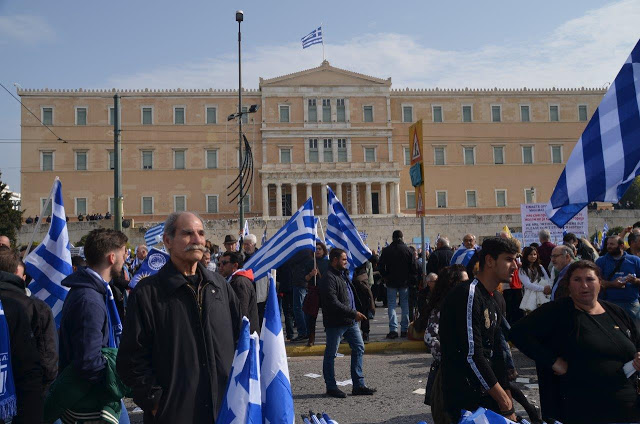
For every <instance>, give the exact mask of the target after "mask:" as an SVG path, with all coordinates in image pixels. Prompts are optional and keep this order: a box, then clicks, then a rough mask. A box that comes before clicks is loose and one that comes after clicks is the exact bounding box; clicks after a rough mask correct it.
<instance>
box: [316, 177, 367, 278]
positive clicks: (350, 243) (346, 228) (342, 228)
mask: <svg viewBox="0 0 640 424" xmlns="http://www.w3.org/2000/svg"><path fill="white" fill-rule="evenodd" d="M327 202H328V206H329V217H328V219H327V235H326V238H327V239H330V240H331V243H332V244H333V245H334V246H335V247H337V248H339V249H342V250H344V251H345V252H347V258H348V259H349V268H351V270H354V269H356V268H357V267H359V266H360V265H362V264H363V263H365V262H366V261H368V260H369V258H371V249H369V248H368V247H367V245H366V244H364V242H363V241H362V237H361V236H360V233H359V232H358V229H357V228H356V226H355V224H354V223H353V221H352V220H351V218H350V217H349V215H348V214H347V211H346V210H345V208H344V206H342V203H340V201H339V200H338V198H337V197H336V195H335V194H334V193H333V190H331V188H330V187H329V186H327Z"/></svg>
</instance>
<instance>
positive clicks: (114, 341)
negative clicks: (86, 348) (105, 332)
mask: <svg viewBox="0 0 640 424" xmlns="http://www.w3.org/2000/svg"><path fill="white" fill-rule="evenodd" d="M87 272H89V274H92V275H93V276H94V277H96V278H98V279H99V281H101V282H102V284H103V285H104V289H105V290H106V292H107V298H106V302H105V306H106V307H107V322H108V324H109V346H108V347H119V346H120V336H121V335H122V322H121V321H120V314H118V307H117V306H116V300H115V298H114V297H113V292H112V291H111V287H109V283H107V282H106V281H105V280H104V278H102V277H101V276H100V274H98V273H97V272H95V271H94V270H92V269H91V268H87Z"/></svg>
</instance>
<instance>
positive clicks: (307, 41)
mask: <svg viewBox="0 0 640 424" xmlns="http://www.w3.org/2000/svg"><path fill="white" fill-rule="evenodd" d="M314 44H322V27H321V26H319V27H318V28H316V29H314V30H313V31H311V32H310V33H309V34H307V35H305V36H304V37H302V48H303V49H306V48H307V47H311V46H313V45H314Z"/></svg>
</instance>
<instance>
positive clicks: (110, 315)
mask: <svg viewBox="0 0 640 424" xmlns="http://www.w3.org/2000/svg"><path fill="white" fill-rule="evenodd" d="M104 285H105V289H106V290H107V320H108V321H109V347H118V346H120V336H121V335H122V322H120V315H119V314H118V308H117V307H116V300H115V299H114V298H113V292H112V291H111V287H109V284H108V283H104Z"/></svg>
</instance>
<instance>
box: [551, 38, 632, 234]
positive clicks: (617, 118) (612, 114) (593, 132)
mask: <svg viewBox="0 0 640 424" xmlns="http://www.w3.org/2000/svg"><path fill="white" fill-rule="evenodd" d="M639 79H640V41H638V43H637V44H636V46H635V47H634V48H633V51H632V52H631V54H630V55H629V58H628V59H627V61H626V62H625V63H624V65H622V69H620V72H619V73H618V76H617V77H616V79H615V80H614V81H613V83H612V84H611V86H610V87H609V89H608V90H607V93H606V94H605V95H604V98H603V99H602V101H601V102H600V105H599V106H598V109H596V111H595V113H594V114H593V116H592V117H591V120H590V121H589V123H588V124H587V127H586V128H585V130H584V132H583V133H582V136H581V137H580V139H579V140H578V143H577V144H576V146H575V147H574V149H573V152H571V156H570V157H569V160H568V161H567V165H566V166H565V168H564V170H563V171H562V174H561V175H560V178H559V179H558V183H557V185H556V187H555V189H554V191H553V194H552V195H551V199H550V201H549V203H548V204H547V209H546V212H547V215H548V216H549V219H550V220H551V221H552V222H553V223H554V224H556V225H557V226H558V227H562V226H564V225H565V224H566V223H567V222H568V221H569V220H570V219H571V218H573V217H574V216H575V215H576V214H577V213H578V212H580V211H581V210H582V209H583V208H584V207H585V206H587V204H589V203H591V202H594V201H597V202H612V203H617V202H618V201H619V200H620V198H621V197H622V196H623V195H624V193H625V191H627V188H629V186H630V185H631V183H632V182H633V179H634V178H635V177H636V176H637V175H639V174H640V110H639V108H638V102H639V100H638V98H639V97H640V82H638V81H637V80H639Z"/></svg>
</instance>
